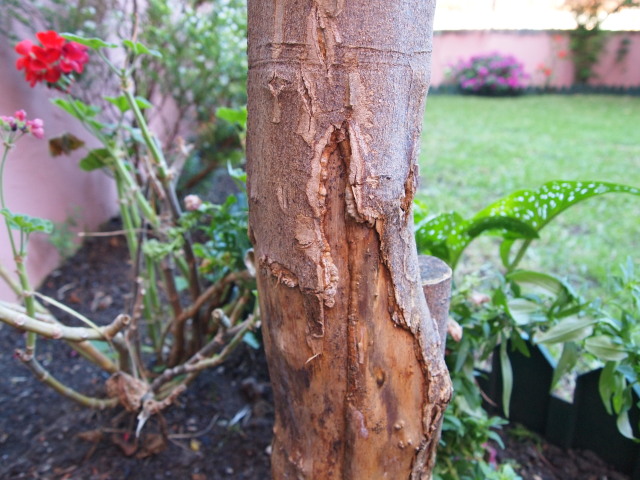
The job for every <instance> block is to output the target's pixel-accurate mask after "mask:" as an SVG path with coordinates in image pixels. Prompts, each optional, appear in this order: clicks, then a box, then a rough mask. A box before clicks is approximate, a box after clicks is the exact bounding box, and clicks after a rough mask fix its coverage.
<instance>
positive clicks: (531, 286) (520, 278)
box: [507, 270, 568, 298]
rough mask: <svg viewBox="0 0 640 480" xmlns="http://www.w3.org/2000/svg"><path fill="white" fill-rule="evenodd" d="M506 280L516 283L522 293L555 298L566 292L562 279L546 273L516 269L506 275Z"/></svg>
mask: <svg viewBox="0 0 640 480" xmlns="http://www.w3.org/2000/svg"><path fill="white" fill-rule="evenodd" d="M507 280H509V281H511V282H515V283H517V284H518V285H519V286H520V288H521V289H522V293H523V294H533V295H543V296H546V297H551V298H557V297H560V296H561V295H566V294H567V293H568V292H567V288H566V286H565V284H564V282H563V281H562V280H560V279H559V278H557V277H554V276H553V275H548V274H546V273H540V272H534V271H531V270H516V271H515V272H511V273H510V274H508V275H507Z"/></svg>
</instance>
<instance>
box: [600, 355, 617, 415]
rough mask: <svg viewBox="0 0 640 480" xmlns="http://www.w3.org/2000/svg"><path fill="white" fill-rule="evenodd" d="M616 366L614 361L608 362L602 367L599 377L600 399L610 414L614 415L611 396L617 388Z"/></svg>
mask: <svg viewBox="0 0 640 480" xmlns="http://www.w3.org/2000/svg"><path fill="white" fill-rule="evenodd" d="M615 368H616V364H615V363H614V362H607V364H606V365H605V366H604V368H603V369H602V372H600V378H599V379H598V391H599V392H600V399H601V400H602V404H603V405H604V408H605V410H606V411H607V413H608V414H609V415H613V409H612V408H611V397H612V396H613V395H614V392H615V390H616V378H615V373H616V372H615Z"/></svg>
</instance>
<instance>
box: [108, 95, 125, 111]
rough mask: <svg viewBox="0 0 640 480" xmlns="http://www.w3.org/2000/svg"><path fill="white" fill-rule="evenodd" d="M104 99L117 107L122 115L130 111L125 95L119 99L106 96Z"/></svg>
mask: <svg viewBox="0 0 640 480" xmlns="http://www.w3.org/2000/svg"><path fill="white" fill-rule="evenodd" d="M104 99H105V100H106V101H107V102H109V103H110V104H112V105H115V106H116V107H117V108H118V110H120V112H121V113H124V112H126V111H127V110H129V103H128V102H127V99H126V97H125V96H124V95H120V96H119V97H108V96H105V97H104Z"/></svg>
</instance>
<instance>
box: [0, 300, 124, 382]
mask: <svg viewBox="0 0 640 480" xmlns="http://www.w3.org/2000/svg"><path fill="white" fill-rule="evenodd" d="M0 307H4V308H6V309H10V310H12V311H14V312H16V313H19V314H21V315H26V311H25V308H24V307H22V306H20V305H16V304H13V303H6V302H0ZM36 307H37V310H38V313H36V315H35V320H37V321H40V322H45V323H50V324H54V325H61V323H60V322H59V321H58V320H57V319H56V318H55V317H54V316H53V315H52V314H51V313H50V312H49V311H48V310H47V309H46V308H44V307H43V306H42V305H41V304H39V303H36ZM26 316H28V315H26ZM0 321H2V320H0ZM119 338H120V337H119V336H118V337H114V338H113V341H114V344H115V345H116V347H117V345H118V342H117V341H116V340H118V339H119ZM63 340H64V341H65V342H66V343H67V345H69V346H70V347H71V348H72V349H74V350H75V351H77V352H78V353H79V354H80V355H82V356H83V357H84V358H86V359H87V360H89V361H90V362H93V363H94V364H96V365H97V366H98V367H100V368H101V369H103V370H104V371H106V372H109V373H114V372H117V371H118V367H117V366H116V365H115V364H114V363H113V362H112V361H111V359H109V358H108V357H107V356H106V355H104V354H103V353H102V352H101V351H100V350H98V349H97V348H96V347H94V346H93V345H92V344H91V343H89V342H88V341H80V342H78V341H76V340H67V339H63Z"/></svg>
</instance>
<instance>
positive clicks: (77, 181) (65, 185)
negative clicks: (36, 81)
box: [0, 48, 117, 300]
mask: <svg viewBox="0 0 640 480" xmlns="http://www.w3.org/2000/svg"><path fill="white" fill-rule="evenodd" d="M15 57H16V55H15V53H14V52H13V51H12V50H10V49H8V48H4V49H2V48H0V65H2V67H0V86H1V88H2V94H1V95H0V115H13V112H15V111H16V110H19V109H24V110H25V111H26V112H27V114H28V116H29V118H35V117H38V118H41V119H43V120H44V126H45V139H44V140H37V139H34V138H30V137H23V138H22V139H21V140H20V141H19V142H18V144H17V145H16V147H15V148H14V149H13V150H12V151H11V153H10V156H9V158H8V160H7V163H6V166H5V172H4V176H5V181H4V188H5V200H6V202H7V207H8V208H9V209H10V210H12V211H14V212H18V213H25V214H28V215H33V216H38V217H43V218H48V219H50V220H52V221H54V222H64V221H65V219H66V218H67V217H68V216H69V215H75V216H76V221H77V222H78V229H79V230H85V229H87V230H92V229H95V228H96V227H97V226H98V225H99V224H100V223H102V222H104V221H105V220H107V219H108V218H109V217H110V216H112V215H114V214H115V213H116V211H117V202H116V200H115V190H114V188H113V184H112V181H111V179H109V178H108V177H107V176H106V175H105V174H104V173H102V172H92V173H86V172H83V171H81V170H80V168H78V161H79V159H80V158H82V156H83V152H77V154H75V155H73V156H62V157H56V158H52V157H51V156H50V155H49V151H48V143H47V140H46V139H47V138H50V137H55V136H58V135H60V134H62V133H65V132H67V131H74V132H76V134H77V135H79V136H81V137H82V138H83V139H84V140H88V137H89V135H88V134H86V133H85V131H84V130H83V129H82V127H81V126H80V125H79V124H77V123H75V122H74V121H72V119H70V118H69V115H67V114H65V113H64V112H62V111H61V110H59V109H58V108H57V107H55V106H54V105H52V104H51V103H50V101H49V99H50V98H51V95H50V92H47V90H46V88H44V87H42V86H39V87H35V88H33V89H32V88H30V87H29V85H28V84H27V83H26V82H25V81H24V79H23V77H22V73H21V72H17V71H16V70H15V69H14V68H12V66H13V65H14V63H15V59H16V58H15ZM84 153H86V150H85V152H84ZM58 262H59V257H58V254H57V251H56V250H55V248H53V246H51V244H50V243H49V242H48V241H47V239H46V238H45V237H43V236H40V235H36V234H34V235H32V239H31V242H30V249H29V255H28V258H27V269H28V272H29V275H30V277H31V280H32V282H33V283H34V284H35V285H37V284H38V283H39V282H40V281H41V280H42V279H43V278H44V276H46V275H47V274H48V273H49V272H50V271H51V270H52V269H54V268H55V267H56V265H57V264H58ZM0 263H1V264H2V265H3V266H4V267H5V268H7V269H9V270H10V271H13V270H14V267H13V259H12V255H11V249H10V247H9V241H8V237H7V234H6V228H5V226H4V222H2V223H0ZM14 297H15V296H14V295H13V293H12V292H11V291H10V290H9V288H8V287H7V286H6V285H5V284H4V282H3V281H2V280H1V279H0V299H1V300H14Z"/></svg>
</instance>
